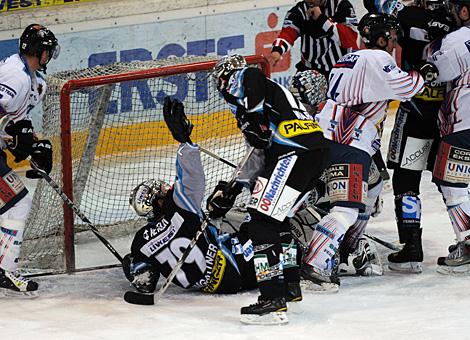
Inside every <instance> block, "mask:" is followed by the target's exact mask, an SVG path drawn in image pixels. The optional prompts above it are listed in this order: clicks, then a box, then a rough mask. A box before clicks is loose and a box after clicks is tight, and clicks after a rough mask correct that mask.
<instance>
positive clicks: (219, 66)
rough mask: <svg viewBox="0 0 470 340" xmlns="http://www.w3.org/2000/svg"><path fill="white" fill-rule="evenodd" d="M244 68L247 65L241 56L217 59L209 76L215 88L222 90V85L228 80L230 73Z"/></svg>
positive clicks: (235, 55)
mask: <svg viewBox="0 0 470 340" xmlns="http://www.w3.org/2000/svg"><path fill="white" fill-rule="evenodd" d="M245 67H248V64H247V62H246V60H245V58H243V56H242V55H240V54H234V55H228V56H225V57H222V58H220V59H219V61H218V62H217V63H216V64H215V66H214V69H213V70H212V72H211V76H212V79H213V80H214V82H215V84H216V86H217V88H218V89H223V88H224V86H223V83H224V82H226V81H227V80H228V78H229V77H230V75H231V74H232V72H233V71H235V70H241V69H244V68H245Z"/></svg>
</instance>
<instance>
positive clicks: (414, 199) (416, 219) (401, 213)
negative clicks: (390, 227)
mask: <svg viewBox="0 0 470 340" xmlns="http://www.w3.org/2000/svg"><path fill="white" fill-rule="evenodd" d="M395 216H396V219H397V225H398V236H399V238H400V243H406V241H407V239H408V234H409V233H408V231H409V230H416V229H419V228H420V226H421V200H420V199H419V197H418V195H417V194H415V193H413V192H408V193H406V194H403V195H397V196H395Z"/></svg>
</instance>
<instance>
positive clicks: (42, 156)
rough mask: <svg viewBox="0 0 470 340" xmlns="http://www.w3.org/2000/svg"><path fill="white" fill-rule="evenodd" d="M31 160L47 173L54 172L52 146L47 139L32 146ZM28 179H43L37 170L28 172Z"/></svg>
mask: <svg viewBox="0 0 470 340" xmlns="http://www.w3.org/2000/svg"><path fill="white" fill-rule="evenodd" d="M31 159H32V160H33V161H34V163H36V165H37V166H38V168H39V169H41V170H43V171H44V172H46V173H48V174H49V173H50V172H51V170H52V144H51V142H50V141H48V140H47V139H42V140H38V141H36V142H34V143H33V145H32V152H31ZM26 177H27V178H33V179H35V178H42V176H41V175H40V174H39V172H37V171H36V170H34V169H33V170H28V171H26Z"/></svg>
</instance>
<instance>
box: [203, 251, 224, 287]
mask: <svg viewBox="0 0 470 340" xmlns="http://www.w3.org/2000/svg"><path fill="white" fill-rule="evenodd" d="M226 267H227V260H226V259H225V256H224V254H222V251H220V250H218V251H217V255H216V257H215V261H214V266H213V267H212V272H211V276H210V278H209V281H208V282H207V285H206V286H205V287H204V288H203V289H202V290H203V291H204V292H206V293H214V292H216V291H217V289H218V288H219V286H220V283H221V282H222V278H223V277H224V273H225V268H226Z"/></svg>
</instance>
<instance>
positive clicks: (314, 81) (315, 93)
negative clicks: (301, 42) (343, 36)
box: [289, 70, 383, 292]
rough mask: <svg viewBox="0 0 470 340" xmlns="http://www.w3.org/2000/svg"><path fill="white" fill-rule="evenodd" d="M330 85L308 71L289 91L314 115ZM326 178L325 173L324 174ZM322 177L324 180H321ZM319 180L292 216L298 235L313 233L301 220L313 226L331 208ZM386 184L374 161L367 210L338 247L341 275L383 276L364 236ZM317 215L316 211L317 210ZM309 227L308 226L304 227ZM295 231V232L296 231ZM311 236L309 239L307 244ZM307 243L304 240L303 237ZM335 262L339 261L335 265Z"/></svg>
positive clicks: (293, 81) (295, 79) (322, 287)
mask: <svg viewBox="0 0 470 340" xmlns="http://www.w3.org/2000/svg"><path fill="white" fill-rule="evenodd" d="M327 90H328V84H327V81H326V79H325V77H324V76H323V75H322V74H321V73H319V72H318V71H315V70H306V71H302V72H298V73H296V74H295V75H294V76H293V77H292V79H291V83H290V87H289V91H290V92H291V93H293V94H294V96H297V98H298V99H299V100H300V101H301V102H302V103H303V104H304V106H305V107H306V108H307V109H308V111H309V113H311V114H312V115H315V114H316V111H317V108H318V107H319V106H321V105H322V104H323V103H324V102H325V101H326V91H327ZM322 178H323V176H322ZM322 178H321V179H322ZM321 179H320V180H319V181H318V182H317V185H316V187H315V189H314V190H313V191H312V192H311V194H310V196H309V198H308V200H307V201H308V202H307V203H308V204H307V205H308V206H309V209H306V210H305V211H298V212H297V213H296V216H295V217H293V218H292V221H291V225H293V226H296V227H297V228H300V230H299V231H298V237H302V236H303V235H308V236H311V230H303V228H302V223H301V221H303V220H306V221H308V222H306V223H303V224H304V225H309V226H311V227H313V228H314V224H316V223H317V222H319V221H320V219H321V217H322V216H323V215H325V214H326V213H327V212H328V211H329V210H330V204H329V197H328V194H327V189H326V185H325V181H324V180H321ZM382 187H383V181H382V177H381V176H380V171H379V170H378V168H377V166H376V165H375V162H374V160H372V162H371V167H370V171H369V180H368V190H367V200H366V209H365V211H364V212H361V213H359V217H358V219H357V220H356V222H355V223H354V225H353V226H351V227H350V228H349V229H348V231H347V233H346V235H345V237H344V242H342V243H341V246H340V248H339V263H338V265H339V267H338V268H337V269H336V270H337V274H338V276H342V275H361V276H369V275H382V274H383V269H382V264H381V262H380V258H379V256H378V254H377V253H376V249H375V246H374V245H371V244H369V242H368V241H367V239H365V238H364V237H363V233H364V231H365V228H366V226H367V223H368V221H369V218H370V216H371V215H372V216H377V215H378V214H379V213H380V210H381V198H380V196H379V195H380V192H381V190H382ZM311 209H314V210H315V211H316V212H318V214H315V211H312V210H311ZM305 229H307V228H305ZM293 232H295V231H293ZM309 240H310V239H308V240H307V243H308V241H309ZM301 241H303V242H305V240H301ZM335 265H336V264H335ZM308 288H309V289H310V290H318V291H330V292H333V291H337V288H338V287H337V285H331V284H327V283H324V282H318V284H313V285H309V287H308Z"/></svg>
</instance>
